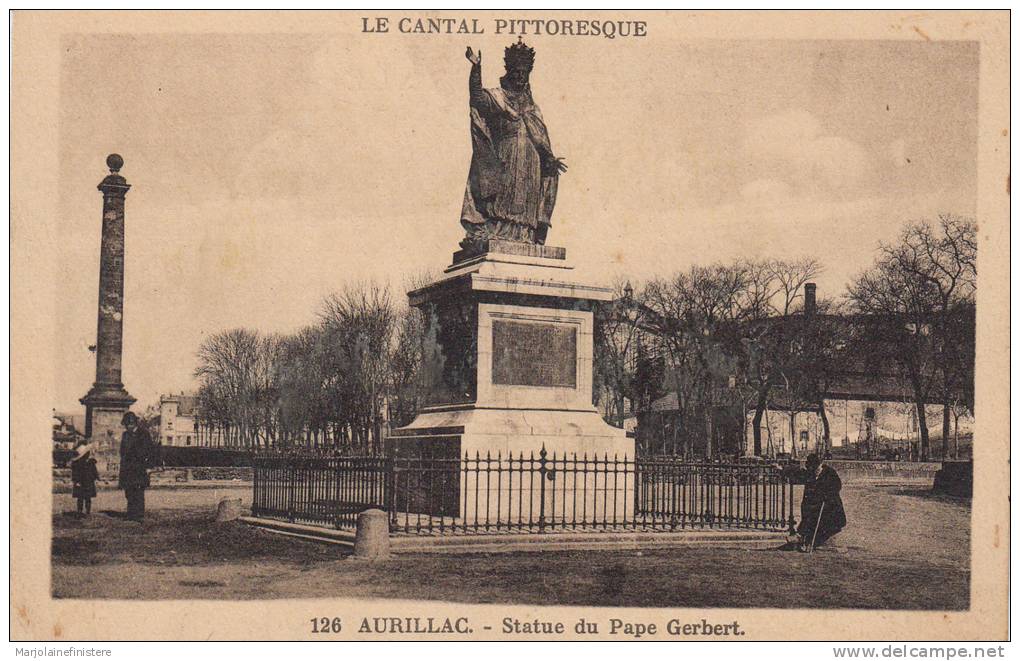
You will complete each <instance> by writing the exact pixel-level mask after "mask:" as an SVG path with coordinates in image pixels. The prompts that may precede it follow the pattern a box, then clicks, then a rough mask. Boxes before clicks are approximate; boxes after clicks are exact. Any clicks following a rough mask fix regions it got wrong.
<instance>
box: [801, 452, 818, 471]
mask: <svg viewBox="0 0 1020 661" xmlns="http://www.w3.org/2000/svg"><path fill="white" fill-rule="evenodd" d="M821 465H822V460H821V459H819V458H818V455H817V454H809V455H808V456H807V459H805V460H804V467H805V468H807V469H808V470H811V469H814V468H818V467H819V466H821Z"/></svg>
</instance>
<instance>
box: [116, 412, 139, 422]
mask: <svg viewBox="0 0 1020 661" xmlns="http://www.w3.org/2000/svg"><path fill="white" fill-rule="evenodd" d="M132 422H134V423H137V422H138V416H137V415H135V414H134V413H133V412H132V411H128V412H127V413H125V414H124V417H123V418H121V419H120V424H122V425H127V424H130V423H132Z"/></svg>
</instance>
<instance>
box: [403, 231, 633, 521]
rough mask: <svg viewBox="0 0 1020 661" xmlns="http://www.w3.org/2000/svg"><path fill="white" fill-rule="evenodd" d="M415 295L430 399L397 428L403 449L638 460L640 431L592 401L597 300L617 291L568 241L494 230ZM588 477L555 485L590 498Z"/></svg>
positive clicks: (427, 454) (421, 453) (407, 452)
mask: <svg viewBox="0 0 1020 661" xmlns="http://www.w3.org/2000/svg"><path fill="white" fill-rule="evenodd" d="M408 296H409V298H410V302H411V305H413V306H415V307H418V308H420V309H422V310H423V311H424V313H425V315H426V318H427V320H428V333H429V341H428V343H427V344H428V347H429V350H427V351H426V361H425V363H426V368H425V371H426V373H427V374H428V377H429V378H428V382H429V383H428V386H429V388H428V391H429V392H430V401H429V402H428V405H427V406H426V407H424V408H423V410H422V411H421V412H420V414H419V415H418V417H417V418H415V420H414V421H413V422H411V424H409V425H407V426H406V427H402V428H400V429H397V430H395V431H394V433H393V434H392V435H391V437H390V438H389V440H388V443H389V445H390V448H391V449H392V450H394V451H395V452H396V454H397V456H398V457H423V458H436V459H439V458H443V459H458V458H459V459H462V460H464V459H465V458H467V460H468V461H470V460H472V459H474V458H475V457H481V458H483V459H484V458H486V457H489V458H491V459H493V460H495V459H497V457H498V458H499V459H500V460H506V461H509V460H510V458H511V457H513V459H515V460H516V459H517V458H519V457H520V456H522V455H523V456H533V457H534V458H535V460H536V462H537V461H538V459H539V455H540V452H541V451H542V450H543V448H544V450H545V453H546V457H547V458H548V459H549V460H553V459H554V458H555V459H556V460H562V459H563V458H564V457H567V458H571V457H573V456H574V455H576V458H577V459H578V460H580V459H582V458H584V457H587V458H588V459H594V458H595V457H598V458H599V459H604V458H606V457H608V458H609V459H610V460H612V459H613V458H614V457H618V458H619V459H621V460H622V459H623V458H624V457H626V458H628V459H631V460H633V458H634V441H633V439H630V438H628V437H627V435H626V433H625V432H624V431H623V430H622V429H617V428H615V427H612V426H611V425H609V424H607V423H606V422H605V421H603V420H602V417H601V416H600V415H599V413H598V411H597V410H596V409H595V407H594V405H593V404H592V354H593V341H592V338H593V329H592V326H593V314H592V310H593V307H594V306H595V305H596V304H597V303H599V302H600V301H609V300H611V298H612V291H611V290H610V289H607V288H604V287H598V286H593V285H590V284H585V283H582V282H578V281H577V280H576V278H574V277H572V267H571V266H570V265H569V264H568V263H567V261H566V254H565V251H564V250H563V249H562V248H554V247H549V246H532V245H527V244H517V243H506V242H500V241H491V242H489V243H487V244H484V245H483V246H481V247H480V249H478V250H476V251H460V252H458V253H456V254H455V255H454V262H453V264H452V265H450V266H449V267H448V268H447V269H446V271H445V272H444V275H443V276H442V277H441V278H440V279H439V280H437V281H436V282H434V283H432V284H430V285H428V286H426V287H424V288H422V289H418V290H416V291H412V292H410V293H409V294H408ZM515 465H516V464H515ZM563 473H564V472H563V471H560V474H561V475H563V477H562V479H567V478H566V476H565V475H564V474H563ZM551 479H554V478H550V480H551ZM462 482H463V483H462V484H461V485H460V488H461V489H462V490H463V489H469V490H474V489H475V488H476V485H473V484H468V482H470V477H468V478H465V479H464V480H462ZM485 488H488V487H485ZM496 488H499V487H496ZM504 488H505V485H504ZM580 488H581V487H575V486H574V485H567V484H565V483H562V482H561V483H558V484H556V485H555V489H551V488H547V489H546V490H545V492H551V491H556V492H557V493H559V492H563V493H567V494H568V495H567V500H570V499H571V498H573V499H574V501H577V500H578V499H580V502H581V503H583V502H584V501H585V499H586V498H588V497H589V496H590V495H591V494H587V495H586V494H584V493H575V491H577V489H580ZM621 488H626V487H623V485H621ZM516 493H517V496H516V497H527V498H528V499H529V501H531V500H533V499H534V495H530V494H529V495H523V493H522V491H521V490H520V487H518V489H517V491H516ZM490 495H491V494H490ZM550 497H551V496H550ZM556 497H557V498H559V497H561V496H559V495H558V496H556ZM495 500H496V499H495V497H493V501H494V502H495ZM499 500H500V501H501V502H504V503H505V502H507V501H506V500H505V499H503V498H502V497H500V498H499ZM629 500H630V499H628V498H623V499H621V502H623V501H627V502H629ZM510 506H511V507H512V505H510ZM461 514H462V515H463V514H464V513H461ZM622 514H623V512H621V515H622ZM628 515H629V513H628Z"/></svg>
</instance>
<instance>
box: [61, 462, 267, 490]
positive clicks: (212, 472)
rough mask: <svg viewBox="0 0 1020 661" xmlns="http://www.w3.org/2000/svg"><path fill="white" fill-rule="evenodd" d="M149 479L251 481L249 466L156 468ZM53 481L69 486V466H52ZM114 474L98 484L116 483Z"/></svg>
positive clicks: (162, 483)
mask: <svg viewBox="0 0 1020 661" xmlns="http://www.w3.org/2000/svg"><path fill="white" fill-rule="evenodd" d="M149 480H150V482H151V484H152V486H154V487H158V486H170V485H175V484H190V485H193V486H201V485H202V484H203V483H205V482H238V483H251V481H252V468H251V466H192V467H182V468H166V467H161V468H156V469H153V470H152V472H151V473H149ZM53 483H54V484H55V485H57V486H62V485H66V486H67V487H68V488H70V484H71V470H70V469H69V468H54V469H53ZM116 483H117V477H116V475H113V476H107V477H106V478H105V479H101V480H100V482H99V486H100V487H102V486H109V484H113V485H116Z"/></svg>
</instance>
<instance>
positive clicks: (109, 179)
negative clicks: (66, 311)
mask: <svg viewBox="0 0 1020 661" xmlns="http://www.w3.org/2000/svg"><path fill="white" fill-rule="evenodd" d="M106 165H107V166H108V167H109V168H110V174H108V175H107V176H106V178H105V179H103V181H102V182H101V183H100V184H99V187H98V188H99V190H100V191H101V192H102V193H103V234H102V246H101V248H100V256H99V310H98V314H97V317H98V322H97V329H96V381H95V383H94V384H92V389H91V390H89V392H88V394H87V395H85V396H84V397H82V398H81V400H80V401H81V403H82V404H84V405H85V436H86V437H87V438H88V439H89V440H90V442H91V443H92V444H93V445H94V447H95V449H94V451H93V452H94V456H96V459H97V461H98V463H99V468H100V470H106V471H114V470H116V468H117V464H118V463H119V452H120V447H119V446H120V435H121V432H122V431H123V429H122V427H121V417H122V416H123V415H124V413H125V412H126V411H127V410H128V409H129V408H130V407H131V405H132V404H134V402H135V398H134V397H132V396H131V395H129V394H128V392H127V390H125V389H124V384H123V383H122V382H121V347H122V342H123V329H124V196H125V195H126V194H127V192H128V189H130V188H131V187H130V186H129V185H128V183H127V181H126V180H125V179H124V177H122V176H120V174H118V173H119V172H120V168H121V167H122V166H123V165H124V159H122V158H121V157H120V156H119V155H118V154H110V155H109V156H108V157H107V158H106Z"/></svg>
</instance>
